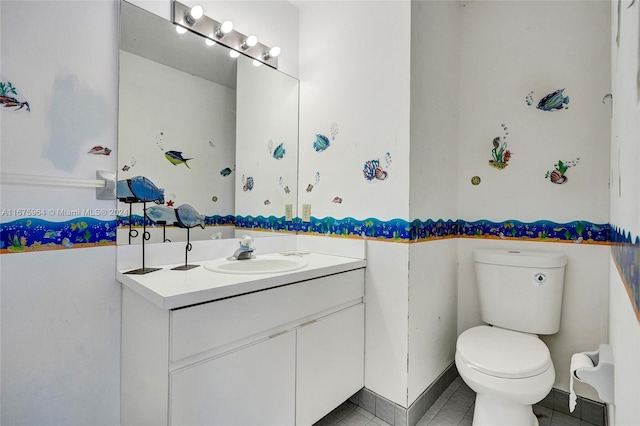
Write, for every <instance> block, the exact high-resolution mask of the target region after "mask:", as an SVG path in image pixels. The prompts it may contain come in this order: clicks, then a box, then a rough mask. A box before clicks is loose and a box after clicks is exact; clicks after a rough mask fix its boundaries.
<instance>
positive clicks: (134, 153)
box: [117, 1, 299, 244]
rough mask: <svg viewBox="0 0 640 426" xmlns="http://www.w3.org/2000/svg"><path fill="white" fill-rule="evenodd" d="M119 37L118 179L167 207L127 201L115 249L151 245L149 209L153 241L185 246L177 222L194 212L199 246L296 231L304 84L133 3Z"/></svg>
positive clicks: (193, 234)
mask: <svg viewBox="0 0 640 426" xmlns="http://www.w3.org/2000/svg"><path fill="white" fill-rule="evenodd" d="M120 31H121V33H120V75H119V114H118V169H119V170H118V181H119V182H123V181H126V182H132V181H135V182H136V183H137V184H138V185H140V186H141V187H142V188H144V190H145V191H150V192H151V193H157V194H158V197H156V198H157V199H156V201H155V202H153V201H152V202H146V203H141V202H137V203H132V202H131V200H129V201H125V200H124V199H122V198H121V197H120V195H119V201H118V207H119V210H120V213H121V214H120V215H119V217H118V236H117V243H118V244H139V243H141V242H142V231H141V229H139V228H140V227H141V225H142V220H143V218H144V217H145V210H144V209H145V208H146V217H147V218H148V219H154V222H155V224H153V226H151V227H150V226H149V222H148V224H147V231H149V234H150V238H149V240H147V243H162V242H166V241H171V242H177V241H185V240H186V239H187V233H186V232H185V229H183V228H179V227H176V226H172V217H169V216H171V215H175V214H176V212H175V211H178V212H181V211H186V209H185V208H182V209H181V207H183V206H185V205H186V206H188V207H191V208H192V209H193V211H195V212H197V216H195V219H194V216H193V215H194V213H193V211H191V212H187V213H189V214H190V215H191V216H190V217H191V219H192V220H195V221H196V222H198V223H202V224H204V226H205V227H204V229H202V228H201V227H200V226H196V227H193V228H191V229H190V240H192V241H193V240H202V239H217V238H233V237H235V229H236V226H235V224H236V223H238V225H239V226H243V227H245V228H256V229H261V230H265V231H268V230H287V229H293V228H292V226H289V225H290V224H291V222H289V225H288V224H287V221H286V217H285V211H286V207H287V206H289V205H290V206H291V208H292V215H293V217H294V218H295V217H296V215H297V212H296V206H297V174H298V170H297V167H298V98H299V82H298V80H297V79H295V78H293V77H291V76H288V75H286V74H284V73H282V72H280V71H278V70H276V69H274V68H271V67H269V66H266V65H262V66H256V65H255V64H254V61H253V60H252V59H251V58H249V57H246V56H243V55H240V57H238V58H232V57H230V55H229V49H228V48H227V47H225V46H222V45H219V44H215V45H208V44H207V43H206V42H205V41H206V40H205V38H204V37H201V36H200V35H198V34H195V33H192V32H187V33H185V34H178V33H177V32H176V26H175V25H174V24H172V23H171V22H169V21H167V20H165V19H162V18H161V17H159V16H157V15H154V14H152V13H150V12H148V11H146V10H144V9H141V8H139V7H137V6H134V5H132V4H129V3H127V2H125V1H123V2H121V11H120ZM154 188H155V189H154ZM156 190H157V192H154V191H156ZM185 214H186V213H185ZM163 215H164V216H163ZM163 219H166V220H163ZM165 222H166V223H167V225H163V224H164V223H165ZM129 224H131V227H132V229H133V231H134V232H130V226H129ZM136 231H137V232H136ZM259 235H264V236H269V235H277V234H275V233H270V232H262V233H260V234H259Z"/></svg>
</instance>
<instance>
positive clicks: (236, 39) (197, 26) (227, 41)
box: [173, 0, 278, 69]
mask: <svg viewBox="0 0 640 426" xmlns="http://www.w3.org/2000/svg"><path fill="white" fill-rule="evenodd" d="M190 11H191V8H190V7H189V6H187V5H185V4H183V3H180V2H179V1H175V0H174V2H173V23H174V24H177V25H180V26H182V27H185V28H188V29H189V30H190V31H191V32H194V33H196V34H199V35H201V36H203V37H205V38H211V34H215V33H216V30H217V29H218V28H219V27H220V25H221V22H218V21H216V20H214V19H211V18H210V17H208V16H207V15H203V16H202V17H201V18H200V19H198V20H197V22H195V23H194V24H193V25H190V24H189V23H188V22H187V21H186V18H185V17H186V16H188V15H189V12H190ZM246 39H247V36H246V35H244V34H242V33H240V32H238V31H236V30H231V31H230V32H229V33H227V34H225V35H224V36H223V37H220V38H217V39H216V43H218V44H221V45H223V46H226V47H228V48H230V49H234V50H237V51H238V52H241V53H242V54H243V55H245V56H248V57H250V58H252V59H256V60H258V61H260V62H262V63H264V64H266V65H269V66H270V67H272V68H276V69H277V68H278V58H277V57H274V56H269V55H267V56H266V57H265V54H266V53H267V52H269V50H270V47H269V46H265V45H264V44H262V43H260V42H258V43H256V45H255V46H252V47H248V48H246V49H243V48H242V43H243V42H244V41H245V40H246Z"/></svg>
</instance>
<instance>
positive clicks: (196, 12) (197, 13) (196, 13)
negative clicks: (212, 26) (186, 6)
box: [189, 5, 204, 19]
mask: <svg viewBox="0 0 640 426" xmlns="http://www.w3.org/2000/svg"><path fill="white" fill-rule="evenodd" d="M189 14H190V15H191V17H192V18H193V19H200V18H202V15H204V10H202V7H201V6H198V5H196V6H193V7H192V8H191V12H189Z"/></svg>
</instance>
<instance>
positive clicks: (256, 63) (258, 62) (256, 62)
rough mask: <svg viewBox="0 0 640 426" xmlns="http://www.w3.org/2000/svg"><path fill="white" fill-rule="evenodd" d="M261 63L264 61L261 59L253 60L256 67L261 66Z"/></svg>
mask: <svg viewBox="0 0 640 426" xmlns="http://www.w3.org/2000/svg"><path fill="white" fill-rule="evenodd" d="M260 65H262V62H260V61H259V60H257V59H254V60H253V66H254V67H259V66H260Z"/></svg>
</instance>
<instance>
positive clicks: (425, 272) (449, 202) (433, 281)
mask: <svg viewBox="0 0 640 426" xmlns="http://www.w3.org/2000/svg"><path fill="white" fill-rule="evenodd" d="M459 23H460V4H459V3H458V2H451V1H418V2H412V3H411V126H410V129H411V146H410V153H411V157H410V176H411V179H410V186H411V193H410V200H409V204H410V206H409V210H410V217H411V218H412V219H421V220H425V219H433V220H435V219H445V220H446V219H457V218H458V196H457V193H458V185H457V177H458V143H457V141H458V120H459V115H458V111H459V98H458V82H459V78H460V71H461V70H460V67H459V51H460V28H459ZM457 247H458V243H457V240H455V239H449V240H443V241H427V242H420V243H417V244H411V245H410V246H409V259H410V261H409V294H408V296H409V318H408V321H409V330H408V331H409V335H408V339H409V348H408V375H409V377H408V393H407V398H408V399H407V404H408V405H411V404H412V403H413V401H414V400H415V399H416V398H417V397H418V396H420V394H421V393H422V392H423V391H424V390H425V389H426V388H427V387H428V386H429V385H430V384H431V383H432V382H433V381H434V380H435V379H437V378H438V376H439V375H440V373H442V372H443V371H444V369H445V368H447V366H448V365H449V364H450V363H451V362H453V358H454V354H455V344H456V338H457V336H458V333H457V327H456V324H457V316H458V309H457V295H458V290H457V275H458V256H457Z"/></svg>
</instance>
